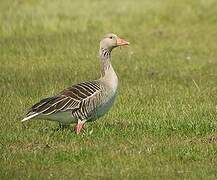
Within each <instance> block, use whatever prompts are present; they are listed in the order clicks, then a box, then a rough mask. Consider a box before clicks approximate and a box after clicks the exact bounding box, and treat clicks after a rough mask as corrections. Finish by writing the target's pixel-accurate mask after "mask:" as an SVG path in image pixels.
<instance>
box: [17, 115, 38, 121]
mask: <svg viewBox="0 0 217 180" xmlns="http://www.w3.org/2000/svg"><path fill="white" fill-rule="evenodd" d="M37 115H39V113H35V114H32V115H30V116H27V117H25V118H23V119H22V120H21V122H24V121H27V120H29V119H32V118H34V117H35V116H37Z"/></svg>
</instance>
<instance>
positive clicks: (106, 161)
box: [0, 0, 217, 180]
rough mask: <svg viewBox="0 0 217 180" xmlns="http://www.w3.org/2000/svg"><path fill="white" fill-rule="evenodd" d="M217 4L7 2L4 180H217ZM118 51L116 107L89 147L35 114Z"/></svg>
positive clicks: (0, 76)
mask: <svg viewBox="0 0 217 180" xmlns="http://www.w3.org/2000/svg"><path fill="white" fill-rule="evenodd" d="M216 12H217V1H216V0H182V1H181V0H179V1H176V0H164V1H161V0H145V1H142V0H136V1H130V0H124V1H115V0H110V1H104V0H102V1H99V0H84V1H81V0H80V1H70V0H64V1H63V0H62V1H61V0H53V1H48V0H39V1H36V0H30V1H29V0H19V1H12V0H2V1H0V62H1V65H0V154H1V155H0V179H2V180H3V179H216V178H217V111H216V105H217V14H216ZM108 32H114V33H117V34H118V35H119V36H120V37H122V38H124V39H126V40H128V41H129V42H130V43H131V46H130V47H128V48H127V47H126V48H125V47H124V48H121V49H120V48H117V49H115V50H114V51H113V66H114V68H115V70H116V72H117V74H118V76H119V79H120V85H119V95H118V98H117V101H116V103H115V105H114V106H113V108H112V110H111V111H110V112H109V113H108V114H107V115H106V116H104V117H103V118H101V119H100V120H99V121H96V122H95V123H90V124H88V125H87V126H86V130H85V132H84V133H83V134H81V135H75V134H74V133H73V132H72V129H73V126H72V127H71V128H70V129H65V130H62V131H56V130H55V129H56V128H57V127H58V124H57V123H55V122H48V121H43V120H35V121H29V122H27V123H25V124H22V123H21V122H20V121H19V118H20V116H22V115H23V114H24V112H25V110H26V108H28V107H29V106H31V105H32V104H33V103H35V102H37V101H38V100H40V99H41V98H45V97H47V96H50V95H54V94H56V93H57V92H59V91H61V90H62V89H64V88H66V87H68V86H70V85H72V84H75V83H78V82H81V81H84V80H93V79H96V78H98V77H99V76H100V66H99V60H98V48H99V40H100V39H101V37H102V36H103V35H104V34H106V33H108Z"/></svg>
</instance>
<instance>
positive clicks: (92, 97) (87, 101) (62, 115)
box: [21, 33, 129, 134]
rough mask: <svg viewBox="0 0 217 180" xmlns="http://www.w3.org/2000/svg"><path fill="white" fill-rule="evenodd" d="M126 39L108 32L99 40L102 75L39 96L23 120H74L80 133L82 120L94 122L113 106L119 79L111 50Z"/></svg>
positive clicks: (62, 121)
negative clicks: (59, 90) (53, 92)
mask: <svg viewBox="0 0 217 180" xmlns="http://www.w3.org/2000/svg"><path fill="white" fill-rule="evenodd" d="M125 45H129V42H127V41H125V40H123V39H121V38H119V37H118V36H117V35H115V34H112V33H110V34H107V35H106V36H104V38H103V39H102V40H101V41H100V49H99V55H100V59H101V77H100V79H98V80H94V81H89V82H82V83H79V84H76V85H73V86H71V87H69V88H67V89H65V90H63V91H62V92H60V93H59V94H57V95H55V96H52V97H48V98H45V99H42V100H41V101H40V102H38V103H36V104H35V105H33V106H32V107H31V108H30V109H29V111H28V112H27V114H26V115H25V117H24V118H23V119H22V120H21V121H22V122H24V121H27V120H29V119H33V118H39V119H46V120H53V121H58V122H59V123H60V124H62V125H69V124H71V123H77V124H76V126H75V132H76V133H77V134H79V133H80V131H81V129H82V127H83V125H84V123H85V122H89V121H94V120H96V119H98V118H99V117H101V116H102V115H104V114H105V113H106V112H107V111H108V110H109V109H110V107H111V106H112V104H113V102H114V100H115V97H116V92H117V86H118V78H117V75H116V73H115V71H114V69H113V67H112V65H111V51H112V50H113V49H114V48H115V47H118V46H125Z"/></svg>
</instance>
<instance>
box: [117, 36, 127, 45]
mask: <svg viewBox="0 0 217 180" xmlns="http://www.w3.org/2000/svg"><path fill="white" fill-rule="evenodd" d="M129 44H130V43H129V42H127V41H125V40H123V39H121V38H118V39H117V46H125V45H129Z"/></svg>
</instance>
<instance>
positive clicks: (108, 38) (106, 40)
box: [100, 33, 130, 51]
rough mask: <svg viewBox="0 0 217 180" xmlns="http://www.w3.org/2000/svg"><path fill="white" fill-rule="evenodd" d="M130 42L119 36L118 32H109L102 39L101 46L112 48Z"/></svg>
mask: <svg viewBox="0 0 217 180" xmlns="http://www.w3.org/2000/svg"><path fill="white" fill-rule="evenodd" d="M129 44H130V43H129V42H127V41H125V40H124V39H121V38H119V37H118V36H117V35H116V34H113V33H109V34H106V35H105V36H104V37H103V39H102V40H101V41H100V48H102V49H108V50H110V51H111V50H112V49H113V48H115V47H118V46H125V45H129Z"/></svg>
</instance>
